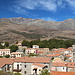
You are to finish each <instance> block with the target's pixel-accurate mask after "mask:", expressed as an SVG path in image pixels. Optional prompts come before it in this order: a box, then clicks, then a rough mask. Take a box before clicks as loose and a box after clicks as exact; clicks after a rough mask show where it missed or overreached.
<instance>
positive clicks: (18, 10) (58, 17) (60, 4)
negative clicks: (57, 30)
mask: <svg viewBox="0 0 75 75" xmlns="http://www.w3.org/2000/svg"><path fill="white" fill-rule="evenodd" d="M11 17H23V18H32V19H38V18H40V19H43V20H46V21H63V20H65V19H68V18H73V19H75V0H0V18H11Z"/></svg>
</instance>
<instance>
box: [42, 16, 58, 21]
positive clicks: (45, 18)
mask: <svg viewBox="0 0 75 75" xmlns="http://www.w3.org/2000/svg"><path fill="white" fill-rule="evenodd" d="M41 19H43V20H45V21H57V19H54V18H51V17H43V18H41Z"/></svg>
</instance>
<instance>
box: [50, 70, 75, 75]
mask: <svg viewBox="0 0 75 75" xmlns="http://www.w3.org/2000/svg"><path fill="white" fill-rule="evenodd" d="M51 75H75V72H58V71H53V72H52V73H51Z"/></svg>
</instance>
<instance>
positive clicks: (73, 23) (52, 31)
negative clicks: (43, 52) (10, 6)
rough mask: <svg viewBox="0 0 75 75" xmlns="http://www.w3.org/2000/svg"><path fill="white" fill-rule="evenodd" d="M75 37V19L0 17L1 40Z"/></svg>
mask: <svg viewBox="0 0 75 75" xmlns="http://www.w3.org/2000/svg"><path fill="white" fill-rule="evenodd" d="M50 38H59V39H75V20H74V19H71V18H70V19H67V20H64V21H60V22H56V21H44V20H42V19H30V18H22V17H18V18H2V19H0V41H1V42H2V41H9V42H14V41H17V40H24V39H25V40H32V39H42V40H43V39H50Z"/></svg>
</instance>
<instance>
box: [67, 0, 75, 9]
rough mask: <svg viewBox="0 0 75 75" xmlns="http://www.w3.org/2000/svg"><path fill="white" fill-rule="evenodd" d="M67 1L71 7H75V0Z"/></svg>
mask: <svg viewBox="0 0 75 75" xmlns="http://www.w3.org/2000/svg"><path fill="white" fill-rule="evenodd" d="M66 2H67V3H68V5H69V6H70V7H72V8H75V0H66Z"/></svg>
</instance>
